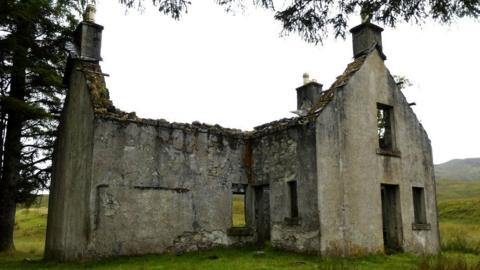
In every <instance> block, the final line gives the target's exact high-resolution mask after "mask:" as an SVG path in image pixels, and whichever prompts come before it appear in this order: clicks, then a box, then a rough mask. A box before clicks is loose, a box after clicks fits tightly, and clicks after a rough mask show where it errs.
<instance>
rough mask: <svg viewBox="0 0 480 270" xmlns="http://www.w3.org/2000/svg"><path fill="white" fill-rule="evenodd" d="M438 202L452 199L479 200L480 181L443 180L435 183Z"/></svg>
mask: <svg viewBox="0 0 480 270" xmlns="http://www.w3.org/2000/svg"><path fill="white" fill-rule="evenodd" d="M437 197H438V199H439V201H446V200H452V199H475V198H477V199H478V198H480V181H461V180H445V179H440V180H438V181H437Z"/></svg>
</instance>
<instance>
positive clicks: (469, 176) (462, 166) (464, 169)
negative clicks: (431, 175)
mask: <svg viewBox="0 0 480 270" xmlns="http://www.w3.org/2000/svg"><path fill="white" fill-rule="evenodd" d="M435 177H436V178H437V179H450V180H479V181H480V158H467V159H452V160H450V161H447V162H445V163H442V164H437V165H435Z"/></svg>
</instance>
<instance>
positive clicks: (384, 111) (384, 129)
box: [377, 103, 393, 150]
mask: <svg viewBox="0 0 480 270" xmlns="http://www.w3.org/2000/svg"><path fill="white" fill-rule="evenodd" d="M392 122H393V107H391V106H388V105H384V104H379V103H377V134H378V144H379V147H380V149H382V150H393V127H392Z"/></svg>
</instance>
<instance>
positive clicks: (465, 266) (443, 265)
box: [413, 255, 480, 270]
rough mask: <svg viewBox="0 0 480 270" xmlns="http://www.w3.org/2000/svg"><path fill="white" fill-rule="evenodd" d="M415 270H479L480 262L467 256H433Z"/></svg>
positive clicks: (420, 263)
mask: <svg viewBox="0 0 480 270" xmlns="http://www.w3.org/2000/svg"><path fill="white" fill-rule="evenodd" d="M413 269H414V270H478V269H480V260H476V261H475V259H469V258H468V257H466V256H459V255H453V256H444V255H439V256H433V257H424V258H423V259H422V260H421V261H420V262H419V263H418V265H417V266H416V267H414V268H413Z"/></svg>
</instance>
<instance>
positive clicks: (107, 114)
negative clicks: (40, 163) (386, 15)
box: [45, 20, 439, 260]
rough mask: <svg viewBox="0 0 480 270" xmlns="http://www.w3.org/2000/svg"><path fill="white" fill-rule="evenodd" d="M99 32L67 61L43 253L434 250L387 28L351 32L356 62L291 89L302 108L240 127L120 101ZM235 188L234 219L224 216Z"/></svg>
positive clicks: (432, 223) (422, 136) (413, 123)
mask: <svg viewBox="0 0 480 270" xmlns="http://www.w3.org/2000/svg"><path fill="white" fill-rule="evenodd" d="M102 30H103V27H102V26H100V25H97V24H95V23H94V22H92V21H88V20H87V21H84V22H82V23H81V24H80V25H79V27H78V29H77V31H76V35H75V49H74V50H73V51H72V53H71V56H70V59H69V61H68V65H67V69H66V77H65V82H66V84H67V85H68V94H67V98H66V103H65V107H64V110H63V114H62V119H61V125H60V128H59V136H58V141H57V145H56V149H55V156H54V163H53V164H54V166H53V168H54V171H53V181H52V187H51V193H50V205H49V215H48V229H47V241H46V253H45V254H46V257H47V258H54V259H60V260H75V259H88V258H93V257H102V256H119V255H137V254H151V253H164V252H185V251H193V250H199V249H207V248H211V247H216V246H232V245H241V244H248V243H263V242H264V241H267V240H269V241H270V243H271V245H272V246H273V247H275V248H279V249H285V250H293V251H297V252H303V253H309V254H317V255H340V256H349V255H359V254H368V253H378V252H380V253H382V252H387V253H388V252H393V251H405V252H415V253H429V254H431V253H436V252H438V250H439V231H438V220H437V209H436V195H435V181H434V172H433V163H432V152H431V146H430V141H429V139H428V137H427V134H426V132H425V130H424V129H423V127H422V125H421V124H420V123H419V121H418V119H417V117H416V116H415V114H414V112H413V111H412V109H411V108H410V105H409V104H408V103H407V100H406V99H405V97H404V96H403V94H402V93H401V91H400V90H399V88H398V87H397V85H396V83H395V81H394V79H393V78H392V76H391V74H390V72H389V71H388V69H387V68H386V67H385V64H384V60H385V59H386V57H385V55H384V53H383V48H382V39H381V32H382V30H383V29H382V28H380V27H378V26H376V25H374V24H371V23H362V24H361V25H358V26H357V27H354V28H353V29H351V33H352V36H353V62H351V63H350V64H348V66H347V68H346V69H345V72H344V73H343V74H342V75H340V76H339V77H337V79H336V81H335V82H334V83H333V84H332V85H331V86H330V88H328V89H326V90H324V89H322V85H321V84H319V83H316V82H307V83H306V84H304V85H303V86H301V87H299V88H297V89H296V91H297V99H298V102H297V103H298V108H297V109H299V110H300V111H301V112H303V114H302V115H303V116H299V117H295V118H291V119H282V120H279V121H275V122H272V123H267V124H265V125H262V126H259V127H256V128H255V129H254V130H253V131H245V132H243V131H239V130H233V129H227V128H222V127H220V126H218V125H215V126H210V125H206V124H200V123H198V122H194V123H192V124H180V123H169V122H167V121H165V120H151V119H142V118H138V117H136V116H135V114H133V113H130V114H129V113H125V112H122V111H120V110H118V109H117V108H115V107H114V106H113V105H112V102H111V101H110V100H109V97H108V91H107V88H106V86H105V83H104V79H103V76H104V74H103V73H102V71H101V69H100V65H99V61H100V60H101V57H100V44H101V33H102ZM412 60H413V59H412ZM113 91H114V90H113ZM285 109H289V108H285ZM235 194H236V195H240V196H239V198H242V200H243V201H244V205H245V206H244V210H245V220H244V221H245V226H243V227H235V226H233V223H232V215H233V210H232V208H233V207H232V205H233V204H232V201H233V199H232V198H233V196H234V195H235Z"/></svg>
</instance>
